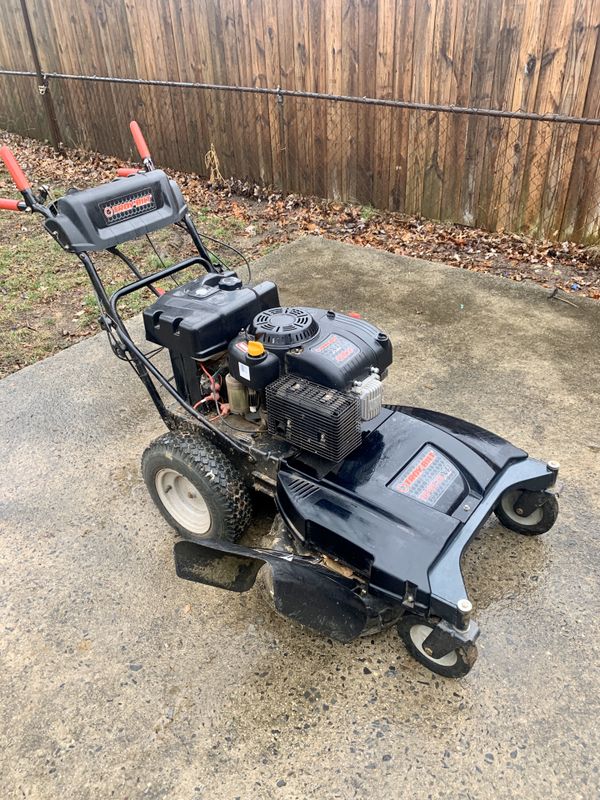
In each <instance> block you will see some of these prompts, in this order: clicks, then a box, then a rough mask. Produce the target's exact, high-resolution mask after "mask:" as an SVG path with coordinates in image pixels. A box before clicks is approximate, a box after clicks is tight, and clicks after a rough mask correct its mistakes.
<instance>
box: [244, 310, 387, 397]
mask: <svg viewBox="0 0 600 800" xmlns="http://www.w3.org/2000/svg"><path fill="white" fill-rule="evenodd" d="M250 332H251V333H252V334H253V335H254V336H255V337H256V338H257V339H259V340H260V341H262V342H263V343H264V345H265V347H266V348H267V350H271V351H273V352H275V353H277V354H278V355H279V356H280V357H281V358H283V359H284V361H285V372H287V373H290V374H293V375H299V376H302V377H304V378H308V380H311V381H315V382H316V383H320V384H321V385H322V386H328V387H330V388H332V389H338V390H339V391H346V390H347V389H349V388H350V387H351V386H352V382H353V381H355V380H362V379H363V378H366V377H367V376H368V375H369V373H370V370H371V367H376V368H377V369H378V370H379V372H380V373H382V374H383V372H384V371H385V370H386V369H387V368H388V367H389V366H390V364H391V363H392V343H391V342H390V339H389V337H388V336H387V335H386V334H385V333H383V331H381V330H380V329H379V328H376V327H375V326H374V325H371V324H370V323H368V322H365V321H364V320H362V319H355V318H353V317H348V316H346V315H345V314H338V313H337V312H335V311H326V310H325V309H322V308H276V309H270V310H269V311H268V312H265V313H264V314H261V315H259V316H258V317H256V318H255V319H254V320H253V322H252V326H251V328H250Z"/></svg>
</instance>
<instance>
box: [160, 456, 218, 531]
mask: <svg viewBox="0 0 600 800" xmlns="http://www.w3.org/2000/svg"><path fill="white" fill-rule="evenodd" d="M154 485H155V486H156V491H157V494H158V496H159V498H160V501H161V503H162V504H163V506H164V507H165V508H166V510H167V511H168V512H169V514H170V515H171V516H172V517H173V519H174V520H175V521H176V522H177V524H178V525H181V526H182V527H183V528H185V529H186V530H188V531H189V532H190V533H195V534H196V535H197V536H203V535H206V534H207V533H208V531H209V529H210V525H211V516H210V511H209V509H208V506H207V505H206V500H205V499H204V498H203V497H202V495H201V494H200V491H199V490H198V489H197V488H196V487H195V486H194V484H193V483H192V482H191V481H190V480H188V479H187V478H186V477H185V476H184V475H182V474H181V473H180V472H177V471H176V470H174V469H161V470H159V471H158V472H157V473H156V475H155V477H154Z"/></svg>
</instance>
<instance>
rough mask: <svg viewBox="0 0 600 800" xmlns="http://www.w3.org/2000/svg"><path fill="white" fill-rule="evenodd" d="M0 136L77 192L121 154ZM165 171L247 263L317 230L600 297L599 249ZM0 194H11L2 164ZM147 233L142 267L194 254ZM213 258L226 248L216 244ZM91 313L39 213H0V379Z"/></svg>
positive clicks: (112, 275)
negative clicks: (55, 147)
mask: <svg viewBox="0 0 600 800" xmlns="http://www.w3.org/2000/svg"><path fill="white" fill-rule="evenodd" d="M0 142H2V143H3V144H9V146H10V147H12V148H13V150H14V152H15V153H16V154H17V157H18V160H19V161H20V163H21V164H22V166H23V167H24V169H25V172H26V174H27V175H28V176H29V177H30V179H31V180H32V183H33V185H34V186H39V185H40V184H44V183H47V184H49V185H51V187H52V190H53V192H54V193H55V194H57V195H59V194H60V193H62V192H64V191H65V190H66V189H67V188H69V187H71V186H76V187H78V188H85V187H87V186H91V185H95V184H98V183H100V182H103V181H107V180H111V179H112V178H113V177H114V176H115V174H116V169H117V167H118V166H122V165H123V162H122V161H121V160H120V159H117V158H114V157H112V156H102V155H99V154H97V153H90V152H88V151H84V150H66V151H65V152H64V153H62V154H56V153H55V152H54V151H53V150H52V149H51V148H49V147H48V146H46V145H44V144H41V143H40V142H36V141H33V140H31V139H23V138H21V137H18V136H15V135H12V134H8V133H0ZM171 174H172V175H173V177H174V178H175V179H176V180H177V181H178V183H179V184H180V186H181V188H182V191H183V193H184V195H185V196H186V197H187V198H188V200H189V202H190V208H191V210H192V213H193V216H194V218H195V221H196V223H197V225H198V227H199V228H200V230H201V231H202V232H203V233H205V234H207V235H208V236H211V237H216V238H218V239H223V240H225V241H226V242H228V243H230V244H232V245H233V246H234V247H236V248H238V249H240V250H242V251H243V252H244V253H245V254H246V255H247V256H248V257H249V258H250V259H254V258H257V257H259V256H261V255H264V254H265V253H267V252H269V251H270V250H273V249H275V248H276V247H279V246H280V245H282V244H285V243H287V242H291V241H293V240H294V239H297V238H299V237H300V236H304V235H319V236H325V237H327V238H330V239H336V240H338V241H343V242H347V243H350V244H358V245H362V246H364V247H373V248H377V249H382V250H386V251H388V252H392V253H397V254H401V255H408V256H414V257H417V258H424V259H428V260H431V261H439V262H443V263H445V264H450V265H451V266H454V267H459V268H462V269H467V270H471V271H475V272H490V273H492V274H495V275H501V276H503V277H506V278H509V279H510V280H514V281H534V282H535V283H539V284H541V285H542V286H545V287H547V288H548V290H549V292H551V291H555V290H558V292H559V295H558V296H559V297H561V296H562V298H563V299H565V300H568V298H566V297H564V295H562V292H566V293H573V294H582V295H586V296H587V297H591V298H593V299H599V298H600V254H599V253H600V250H599V248H598V247H587V248H586V247H583V246H581V245H577V244H574V243H572V242H562V243H553V242H550V241H540V240H535V239H532V238H529V237H526V236H521V235H515V234H505V233H489V232H487V231H482V230H479V229H475V228H466V227H463V226H460V225H453V224H444V223H437V222H431V221H426V220H422V219H418V218H414V217H406V216H403V215H401V214H397V213H393V212H385V211H379V210H376V209H373V208H370V207H365V206H359V205H353V204H350V203H336V202H329V201H326V200H320V199H317V198H306V197H300V196H296V195H289V196H287V197H283V196H281V195H280V194H277V193H272V192H270V191H269V190H268V189H265V188H263V187H258V186H256V185H254V184H251V183H245V182H242V181H238V180H232V181H228V182H227V183H226V184H225V185H223V186H218V187H217V186H211V185H210V184H209V183H208V182H207V181H206V180H205V179H203V178H200V177H198V176H197V175H192V174H185V173H178V172H172V173H171ZM0 195H2V196H6V197H15V196H16V191H15V189H14V187H13V186H12V183H11V181H10V179H9V178H8V175H7V174H6V172H5V171H4V170H2V171H1V172H0ZM152 240H153V242H154V245H155V247H156V250H157V251H158V252H155V251H154V249H153V248H152V247H151V245H150V244H149V243H148V242H147V241H145V240H141V241H139V242H131V243H129V244H128V245H125V246H124V247H123V250H124V251H125V252H126V253H127V254H128V255H130V256H131V257H133V258H135V259H136V260H137V262H138V265H139V266H140V268H141V269H142V270H146V271H150V270H156V269H158V268H160V266H161V264H162V263H165V264H168V263H173V262H174V261H175V260H179V259H181V258H183V257H185V256H186V255H189V254H191V252H192V249H191V248H190V243H189V240H188V239H187V238H185V237H183V236H182V233H181V231H179V230H178V229H173V230H172V231H160V232H159V233H157V234H154V235H153V237H152ZM208 243H209V244H210V245H211V247H212V244H211V243H210V242H208ZM217 249H218V247H217ZM219 255H221V256H225V255H226V253H225V251H223V250H219ZM99 263H100V268H101V272H102V275H103V276H104V277H105V279H106V281H107V284H108V287H109V289H117V288H118V287H119V286H120V285H122V284H123V283H124V282H125V281H126V280H127V279H128V275H129V274H128V272H127V269H126V268H125V267H124V265H123V264H122V263H121V262H119V261H117V260H116V259H114V258H113V257H111V256H109V255H105V254H101V255H100V257H99ZM231 263H232V266H234V267H236V266H237V265H239V263H240V261H239V259H238V258H237V257H235V256H234V257H233V261H232V262H231ZM167 285H168V284H165V288H167ZM148 299H149V295H148V294H147V293H146V294H144V293H141V294H139V295H137V296H133V297H131V298H130V299H129V300H128V303H127V304H124V306H123V310H124V313H125V315H126V316H127V315H131V314H134V313H137V312H138V311H139V310H140V309H141V308H143V307H144V305H146V303H147V302H148ZM97 316H98V312H97V308H96V303H95V299H94V296H93V293H92V291H91V287H90V286H89V283H88V279H87V276H86V275H85V273H84V271H83V269H82V267H81V266H80V264H79V262H78V261H77V260H76V259H74V258H72V257H69V256H68V255H67V254H66V253H65V252H64V251H62V250H61V249H60V248H59V247H58V246H57V245H56V244H55V243H54V242H53V241H52V240H51V239H50V238H49V237H48V235H47V234H46V233H45V231H44V230H43V228H42V227H41V225H40V220H39V219H32V218H30V217H28V216H26V215H24V214H13V213H10V212H6V213H3V214H0V338H1V340H2V350H1V354H0V376H3V375H7V374H9V373H10V372H13V371H15V370H17V369H19V368H21V367H23V366H26V365H27V364H31V363H34V362H35V361H37V360H39V359H41V358H44V357H45V356H47V355H50V354H52V353H54V352H56V351H58V350H60V349H63V348H64V347H67V346H69V345H70V344H72V343H73V342H76V341H78V340H79V339H81V338H83V337H85V336H89V335H90V334H93V333H96V332H97V331H98V327H97V322H96V320H97Z"/></svg>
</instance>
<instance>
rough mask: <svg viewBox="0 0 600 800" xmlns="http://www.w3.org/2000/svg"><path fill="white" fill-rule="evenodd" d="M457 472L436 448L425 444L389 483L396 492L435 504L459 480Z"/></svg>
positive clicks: (429, 504) (431, 504)
mask: <svg viewBox="0 0 600 800" xmlns="http://www.w3.org/2000/svg"><path fill="white" fill-rule="evenodd" d="M459 479H460V477H459V472H458V470H457V469H456V467H455V466H454V464H452V462H451V461H449V460H448V459H447V458H446V457H445V456H443V455H442V454H441V453H440V452H439V451H438V450H435V449H434V448H433V447H430V446H428V445H426V446H425V447H424V448H423V449H422V450H420V451H419V452H418V453H417V455H416V456H415V457H414V458H413V459H412V461H411V462H410V463H409V464H407V466H406V467H404V469H403V470H402V472H400V474H399V475H397V476H396V477H395V478H394V479H393V480H392V482H391V483H390V484H389V487H390V489H393V490H394V491H395V492H398V494H405V495H407V496H408V497H412V498H413V499H415V500H420V501H421V502H422V503H425V504H426V505H428V506H435V505H436V504H437V502H438V501H439V500H440V498H441V497H443V495H444V494H445V493H446V492H447V491H448V489H449V488H450V487H451V486H452V485H453V484H454V482H455V481H457V480H459Z"/></svg>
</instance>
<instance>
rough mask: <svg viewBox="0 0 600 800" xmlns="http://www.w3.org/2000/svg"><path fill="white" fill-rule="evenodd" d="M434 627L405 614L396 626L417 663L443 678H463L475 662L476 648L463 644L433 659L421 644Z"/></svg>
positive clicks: (424, 620) (421, 618)
mask: <svg viewBox="0 0 600 800" xmlns="http://www.w3.org/2000/svg"><path fill="white" fill-rule="evenodd" d="M434 627H435V625H434V624H433V623H431V622H428V621H427V620H426V619H423V617H417V616H415V615H413V614H405V615H404V616H403V617H402V619H401V620H400V621H399V622H398V625H397V628H398V633H399V634H400V638H401V639H402V641H403V642H404V644H405V645H406V649H407V650H408V652H409V653H410V654H411V656H412V657H413V658H416V660H417V661H418V662H419V663H421V664H423V666H425V667H427V669H430V670H431V671H432V672H437V674H438V675H443V676H444V678H462V677H464V676H465V675H466V674H467V673H468V672H469V671H470V669H471V667H472V666H473V664H474V663H475V661H476V660H477V647H476V646H475V645H474V644H465V645H461V646H460V647H457V648H456V650H452V651H451V652H450V653H447V654H446V655H445V656H442V657H441V658H433V656H430V655H428V654H427V653H426V652H425V650H424V649H423V642H424V641H425V639H427V637H428V636H429V634H430V633H431V631H432V630H433V629H434Z"/></svg>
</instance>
